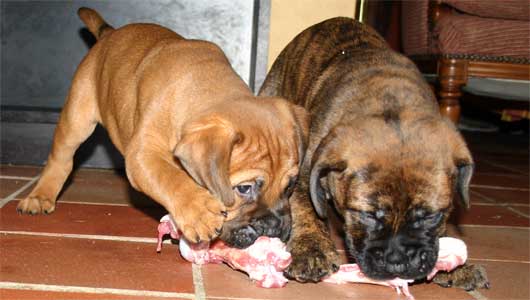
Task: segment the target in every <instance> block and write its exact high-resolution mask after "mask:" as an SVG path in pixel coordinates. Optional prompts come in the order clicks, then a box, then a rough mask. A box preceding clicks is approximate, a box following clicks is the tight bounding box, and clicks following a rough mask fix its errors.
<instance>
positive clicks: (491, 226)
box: [458, 224, 530, 230]
mask: <svg viewBox="0 0 530 300" xmlns="http://www.w3.org/2000/svg"><path fill="white" fill-rule="evenodd" d="M458 227H470V228H499V229H522V230H529V229H530V227H526V226H509V225H478V224H460V225H458Z"/></svg>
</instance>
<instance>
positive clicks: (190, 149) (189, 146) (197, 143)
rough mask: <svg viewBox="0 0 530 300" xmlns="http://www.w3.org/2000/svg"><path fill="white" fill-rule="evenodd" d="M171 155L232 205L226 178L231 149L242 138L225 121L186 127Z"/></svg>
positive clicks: (215, 119) (189, 172) (201, 183)
mask: <svg viewBox="0 0 530 300" xmlns="http://www.w3.org/2000/svg"><path fill="white" fill-rule="evenodd" d="M187 129H188V130H187V131H185V133H184V135H183V136H182V139H181V140H180V141H179V143H178V144H177V146H176V147H175V150H174V152H173V153H174V155H175V156H176V157H177V158H178V159H179V161H180V163H181V165H182V166H183V167H184V169H185V170H186V171H187V172H188V174H189V175H190V176H191V177H192V178H193V179H194V180H195V181H196V182H197V183H198V184H199V185H201V186H203V187H205V188H207V189H208V190H209V191H210V193H212V194H213V195H214V196H216V197H217V198H218V199H220V200H221V201H222V202H223V203H224V205H225V206H232V205H233V204H234V201H235V199H234V194H233V191H232V185H231V183H230V178H229V168H230V157H231V154H232V148H233V147H234V145H235V144H236V143H238V142H239V140H240V139H241V134H240V133H238V132H236V131H235V130H234V129H233V127H232V126H231V125H230V124H228V123H227V122H226V121H220V120H219V119H218V118H211V119H207V120H205V121H202V122H196V123H195V124H194V125H193V126H190V127H189V128H187Z"/></svg>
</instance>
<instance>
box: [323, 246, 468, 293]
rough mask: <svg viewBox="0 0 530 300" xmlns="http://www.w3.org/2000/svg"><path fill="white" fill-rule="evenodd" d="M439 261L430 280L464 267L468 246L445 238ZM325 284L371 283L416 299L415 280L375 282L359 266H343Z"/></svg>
mask: <svg viewBox="0 0 530 300" xmlns="http://www.w3.org/2000/svg"><path fill="white" fill-rule="evenodd" d="M438 241H439V250H438V260H437V261H436V264H435V266H434V269H433V270H432V271H431V273H430V274H429V276H427V279H428V280H431V279H432V278H433V277H434V275H435V274H436V273H437V272H438V271H451V270H454V269H455V268H456V267H458V266H460V265H463V264H464V263H465V262H466V260H467V247H466V244H465V243H464V242H463V241H462V240H459V239H455V238H450V237H443V238H440V239H439V240H438ZM323 281H324V282H329V283H336V284H343V283H348V282H355V283H371V284H378V285H385V286H390V287H392V288H394V289H396V291H397V292H398V294H400V293H401V292H403V294H404V295H405V296H407V298H408V299H414V297H413V296H412V295H411V294H410V292H409V288H408V284H409V283H411V282H413V280H405V279H400V278H394V279H391V280H373V279H370V278H368V277H366V276H365V275H364V274H363V273H362V272H361V269H360V268H359V266H358V265H357V264H345V265H341V266H340V268H339V271H337V272H336V273H334V274H332V275H331V276H328V277H327V278H325V279H324V280H323Z"/></svg>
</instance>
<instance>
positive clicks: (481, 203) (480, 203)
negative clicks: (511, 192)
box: [471, 199, 530, 207]
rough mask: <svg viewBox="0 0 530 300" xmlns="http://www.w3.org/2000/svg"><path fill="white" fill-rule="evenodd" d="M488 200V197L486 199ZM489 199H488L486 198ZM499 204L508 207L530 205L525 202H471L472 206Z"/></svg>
mask: <svg viewBox="0 0 530 300" xmlns="http://www.w3.org/2000/svg"><path fill="white" fill-rule="evenodd" d="M484 200H486V199H484ZM486 201H488V200H486ZM475 205H476V206H498V207H507V206H515V207H529V206H530V205H529V204H523V203H492V202H471V206H475Z"/></svg>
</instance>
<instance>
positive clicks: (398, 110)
mask: <svg viewBox="0 0 530 300" xmlns="http://www.w3.org/2000/svg"><path fill="white" fill-rule="evenodd" d="M260 95H265V96H281V97H284V98H287V99H289V100H291V101H292V102H293V103H296V104H299V105H302V106H304V107H305V108H306V109H307V110H308V112H309V113H310V116H311V123H310V135H309V143H308V147H307V151H306V154H305V158H304V163H303V166H302V168H301V170H300V178H299V182H298V184H297V186H296V188H295V191H294V193H293V195H292V197H291V199H290V201H291V209H292V218H293V228H292V231H291V238H290V241H289V244H288V246H289V250H290V251H291V253H292V255H293V262H292V264H291V266H290V267H289V269H288V270H287V275H289V276H290V277H292V278H295V279H297V280H299V281H318V280H320V279H321V278H322V277H323V276H325V275H327V274H329V273H331V272H333V271H335V270H336V269H337V265H338V264H339V259H338V255H337V253H336V250H335V247H334V244H333V242H332V241H331V239H330V237H329V233H328V229H327V226H326V224H325V222H324V221H323V220H321V219H319V218H318V217H317V214H318V215H319V216H320V217H322V218H325V217H326V213H327V212H326V201H325V200H328V199H332V200H333V203H334V206H335V208H336V210H337V212H338V213H339V214H340V215H341V216H342V217H343V218H344V221H345V224H344V231H345V239H346V243H347V246H348V251H349V254H350V255H351V256H353V258H355V260H356V261H357V263H358V264H359V265H360V266H361V268H362V270H363V271H364V272H365V273H366V274H367V275H369V276H370V277H374V278H381V279H384V278H393V277H397V276H399V277H402V278H421V277H425V275H426V274H427V273H428V272H429V271H430V270H431V269H432V267H433V266H434V263H435V261H436V258H437V252H438V243H437V238H438V237H439V236H440V235H442V234H443V233H444V231H445V222H446V220H447V217H448V215H449V213H450V211H451V209H452V198H453V193H454V192H455V191H457V192H458V193H459V194H460V196H461V199H462V200H463V202H464V205H465V206H468V205H469V200H468V185H469V181H470V178H471V174H472V170H473V160H472V158H471V155H470V153H469V151H468V149H467V147H466V144H465V142H464V140H463V139H462V137H461V136H460V134H459V133H458V131H457V130H456V129H455V127H454V126H453V124H452V123H451V122H450V121H448V120H446V119H444V118H442V117H441V116H440V114H439V111H438V106H437V103H436V99H435V97H434V95H433V93H432V91H431V89H430V88H429V86H428V84H427V83H426V82H425V81H424V79H423V78H422V75H421V74H420V73H419V71H418V70H417V69H416V67H415V66H414V64H413V63H412V62H411V61H410V60H408V59H407V58H405V57H404V56H402V55H400V54H398V53H395V52H393V51H392V50H391V49H390V48H389V47H388V46H387V44H386V43H385V41H384V40H383V39H382V38H381V37H380V36H379V35H378V34H377V33H376V32H375V31H374V30H373V29H371V28H369V27H367V26H365V25H363V24H361V23H358V22H356V21H354V20H351V19H348V18H334V19H330V20H327V21H324V22H322V23H319V24H316V25H314V26H312V27H309V28H308V29H306V30H304V31H303V32H302V33H300V34H299V35H298V36H297V37H295V38H294V39H293V41H291V42H290V43H289V44H288V45H287V47H286V48H285V49H284V50H283V51H282V53H281V54H280V56H279V57H278V58H277V59H276V61H275V63H274V65H273V66H272V69H271V70H270V72H269V74H268V76H267V78H266V80H265V82H264V84H263V87H262V88H261V91H260ZM311 203H313V206H312V205H311ZM313 208H314V209H315V210H316V213H315V210H314V209H313Z"/></svg>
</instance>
